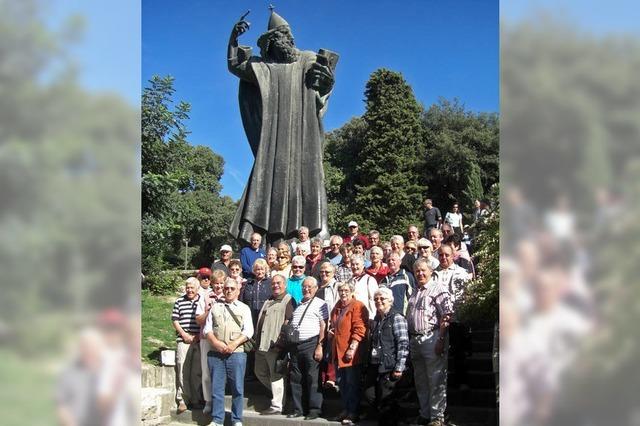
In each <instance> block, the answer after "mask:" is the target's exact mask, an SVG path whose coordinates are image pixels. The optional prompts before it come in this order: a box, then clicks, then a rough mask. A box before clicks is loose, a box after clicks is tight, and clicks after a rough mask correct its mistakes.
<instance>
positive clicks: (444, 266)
mask: <svg viewBox="0 0 640 426" xmlns="http://www.w3.org/2000/svg"><path fill="white" fill-rule="evenodd" d="M439 257H440V266H439V267H438V269H437V273H438V283H439V284H440V285H442V286H443V287H445V288H446V289H447V290H448V291H449V293H450V294H451V300H452V302H453V307H454V311H458V310H459V308H460V306H461V305H462V303H463V302H464V300H463V298H464V290H465V287H466V285H467V281H468V280H469V274H468V272H467V271H466V270H465V269H464V268H462V267H460V266H458V265H456V264H455V263H454V250H453V248H452V247H451V246H450V245H448V244H443V245H442V247H440V253H439ZM450 322H451V326H450V327H449V333H450V335H451V337H450V338H451V352H452V355H453V362H454V366H455V369H456V379H457V385H458V386H460V387H461V388H463V389H465V388H468V386H469V385H468V384H467V367H466V355H467V353H470V352H471V337H470V333H469V327H468V326H467V325H466V324H464V323H462V322H460V321H459V319H458V318H456V316H453V317H452V318H451V321H450Z"/></svg>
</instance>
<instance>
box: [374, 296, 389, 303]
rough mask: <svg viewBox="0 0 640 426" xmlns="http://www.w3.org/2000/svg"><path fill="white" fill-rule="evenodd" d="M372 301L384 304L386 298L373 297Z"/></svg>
mask: <svg viewBox="0 0 640 426" xmlns="http://www.w3.org/2000/svg"><path fill="white" fill-rule="evenodd" d="M373 300H374V301H376V302H384V301H385V300H387V298H386V297H374V298H373Z"/></svg>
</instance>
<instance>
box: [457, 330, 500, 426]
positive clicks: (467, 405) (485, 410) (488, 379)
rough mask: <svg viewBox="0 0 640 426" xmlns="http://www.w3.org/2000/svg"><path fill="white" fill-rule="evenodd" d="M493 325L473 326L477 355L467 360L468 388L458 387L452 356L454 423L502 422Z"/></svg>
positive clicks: (462, 425) (467, 425)
mask: <svg viewBox="0 0 640 426" xmlns="http://www.w3.org/2000/svg"><path fill="white" fill-rule="evenodd" d="M493 327H494V325H493V324H492V323H477V324H473V325H472V326H471V343H472V348H473V355H472V356H471V357H468V358H467V360H466V366H467V379H468V380H467V381H468V385H469V389H468V390H461V389H459V388H458V387H457V384H458V381H457V377H456V371H455V369H454V362H453V358H449V380H448V385H449V386H448V389H447V402H448V403H447V405H448V408H447V412H448V414H449V417H450V418H449V424H451V425H457V426H480V425H488V426H493V425H497V424H498V408H497V396H496V385H497V383H496V374H495V373H494V368H493V364H494V363H493V349H494V329H493Z"/></svg>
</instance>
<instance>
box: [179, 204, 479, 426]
mask: <svg viewBox="0 0 640 426" xmlns="http://www.w3.org/2000/svg"><path fill="white" fill-rule="evenodd" d="M425 209H426V210H425V226H424V228H423V229H424V231H423V233H422V234H421V233H420V230H419V229H418V227H417V226H415V225H412V226H410V227H409V228H408V229H407V235H406V238H405V237H404V236H401V235H394V236H392V237H391V238H390V240H389V242H385V241H382V240H381V237H380V233H379V232H378V231H375V230H371V231H370V232H369V233H368V234H367V235H365V234H363V233H362V232H361V231H360V229H359V226H358V224H357V223H356V222H354V221H351V222H349V223H348V224H347V227H348V233H347V234H346V235H343V236H339V235H333V236H331V238H330V239H329V240H326V241H323V240H321V239H318V238H310V237H309V230H308V229H307V228H306V227H301V228H300V229H299V232H298V239H296V240H295V241H291V242H281V243H280V244H277V245H275V246H273V247H268V248H267V249H266V250H265V249H264V248H263V246H262V237H261V235H260V234H257V233H256V234H253V236H252V237H251V244H250V245H249V246H247V247H245V248H243V249H242V250H241V251H240V253H239V256H238V257H239V258H238V259H234V256H233V252H232V248H231V247H230V246H229V245H223V246H222V247H221V248H220V256H219V259H217V260H216V261H215V262H213V264H212V265H211V267H203V268H200V270H199V271H198V273H197V276H196V277H192V278H189V279H187V280H186V283H185V293H184V295H183V296H181V297H180V298H179V299H178V300H177V301H176V303H175V306H174V309H173V313H172V321H173V325H174V328H175V329H176V336H177V351H176V367H177V380H176V381H177V392H176V402H177V404H178V412H183V411H185V410H187V409H188V407H189V406H192V407H197V406H199V405H204V408H203V409H204V411H205V412H207V413H210V414H211V416H212V418H213V422H214V424H215V425H221V424H223V423H224V416H225V412H224V392H225V383H229V385H230V389H231V392H232V409H231V420H232V424H234V425H241V424H242V423H241V422H242V416H243V412H242V410H243V396H244V382H245V372H246V375H247V379H249V378H256V379H257V380H259V381H260V382H261V383H262V384H263V385H264V386H265V387H266V388H267V389H268V390H269V391H270V393H271V397H272V399H271V406H270V407H269V408H268V409H267V410H265V411H263V412H262V413H261V414H262V415H274V414H285V413H284V409H285V407H284V404H285V399H286V398H285V394H286V393H287V391H286V390H287V388H288V387H287V385H286V383H287V382H288V384H289V386H290V392H291V400H292V406H291V407H290V409H289V410H288V412H287V413H286V414H287V417H288V418H298V417H300V418H302V417H304V419H306V420H312V419H316V418H318V417H319V416H321V415H322V403H323V392H339V393H340V397H341V401H342V405H343V412H342V413H341V414H340V415H339V416H338V418H336V419H333V420H337V421H340V422H341V423H342V424H345V425H347V424H353V423H356V422H358V421H359V419H360V416H361V414H362V413H360V406H361V399H362V398H363V397H364V399H365V400H366V401H367V402H369V403H370V407H371V412H369V413H368V414H371V415H375V416H376V418H377V419H378V420H379V423H380V424H384V425H391V424H395V423H396V422H397V421H398V415H397V413H398V411H397V408H398V405H397V403H398V401H399V398H401V396H402V395H401V394H402V389H403V386H401V385H400V383H403V382H404V383H411V382H415V391H416V393H417V396H418V400H419V404H420V415H419V417H418V418H417V419H414V420H413V422H415V423H418V424H428V425H432V426H436V425H443V424H444V420H445V418H444V416H445V408H446V389H447V360H448V352H449V350H451V351H452V352H453V353H452V355H453V359H454V362H455V364H456V365H455V367H456V372H457V373H456V374H457V377H458V379H459V383H458V385H459V386H468V385H467V383H465V365H464V364H465V354H466V353H467V352H468V349H469V342H468V333H467V332H466V327H465V325H464V324H461V323H460V321H459V319H458V318H457V317H456V311H457V309H458V308H459V307H460V305H461V304H462V303H463V302H464V292H465V287H466V284H467V282H468V281H469V280H470V279H472V278H474V274H475V271H474V266H473V261H472V257H471V255H470V247H469V246H470V244H469V240H468V239H467V238H465V235H464V234H463V229H464V228H463V224H462V215H461V214H460V213H459V209H458V205H457V204H455V205H454V206H453V209H452V211H451V212H450V213H447V215H446V217H445V220H443V218H442V215H441V214H440V211H439V210H438V209H437V208H435V207H433V205H432V203H431V201H430V200H426V202H425ZM481 216H482V213H480V214H478V217H477V218H478V219H480V218H481ZM410 387H411V388H413V387H414V386H413V384H412V383H411V384H410Z"/></svg>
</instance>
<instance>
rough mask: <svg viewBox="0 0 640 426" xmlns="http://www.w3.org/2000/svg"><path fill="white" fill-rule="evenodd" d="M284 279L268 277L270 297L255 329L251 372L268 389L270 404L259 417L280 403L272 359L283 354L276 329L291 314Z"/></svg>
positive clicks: (278, 377)
mask: <svg viewBox="0 0 640 426" xmlns="http://www.w3.org/2000/svg"><path fill="white" fill-rule="evenodd" d="M286 287H287V284H286V280H285V278H284V277H283V276H282V275H276V276H275V277H273V279H272V280H271V296H270V297H269V299H268V300H267V301H266V302H265V303H264V305H263V306H262V310H261V311H260V314H259V317H258V326H257V328H256V344H257V345H258V348H257V351H256V364H255V373H256V377H257V378H258V380H260V383H262V384H263V385H264V386H265V387H266V388H267V389H269V390H270V391H271V396H272V397H271V406H270V407H269V408H268V409H267V410H265V411H262V412H261V413H260V414H262V415H263V416H266V415H273V414H280V413H282V407H283V405H284V379H283V377H282V374H281V373H280V372H278V371H276V361H277V360H278V359H279V358H280V357H281V356H282V354H283V353H284V350H285V348H284V342H282V341H281V339H280V330H281V328H282V325H283V324H284V323H285V321H290V320H291V317H292V316H293V299H291V296H290V295H288V294H287V293H286V291H285V290H286Z"/></svg>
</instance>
